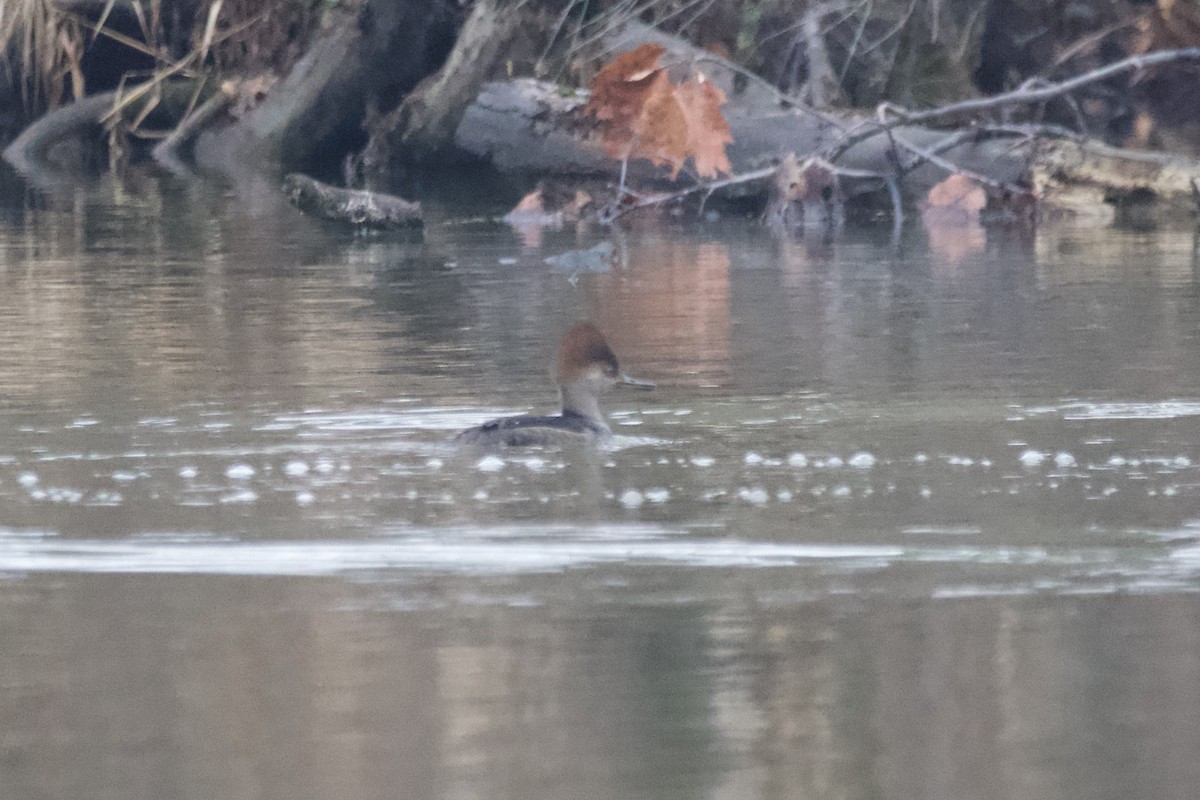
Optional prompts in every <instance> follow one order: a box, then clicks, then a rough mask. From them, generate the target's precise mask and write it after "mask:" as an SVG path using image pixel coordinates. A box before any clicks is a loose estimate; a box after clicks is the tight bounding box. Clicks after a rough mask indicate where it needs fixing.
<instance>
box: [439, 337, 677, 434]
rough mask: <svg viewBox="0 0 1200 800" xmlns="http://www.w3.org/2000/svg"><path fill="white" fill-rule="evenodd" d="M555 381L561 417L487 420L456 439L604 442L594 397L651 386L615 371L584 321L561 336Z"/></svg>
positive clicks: (609, 352)
mask: <svg viewBox="0 0 1200 800" xmlns="http://www.w3.org/2000/svg"><path fill="white" fill-rule="evenodd" d="M556 377H557V380H558V392H559V395H560V397H561V398H562V413H561V414H558V415H557V416H544V417H539V416H530V415H521V416H519V417H506V418H504V419H496V420H492V421H491V422H485V423H484V424H483V425H480V426H479V427H477V428H470V429H468V430H465V431H463V432H462V433H460V434H459V435H458V438H457V441H458V442H461V443H463V444H472V445H481V446H484V447H498V446H506V447H525V446H529V445H544V444H554V443H564V442H570V441H598V440H604V439H608V438H611V437H612V429H611V428H609V427H608V423H607V422H605V421H604V415H602V414H601V413H600V395H601V394H603V393H604V392H606V391H608V390H609V389H610V388H612V387H613V386H618V385H625V386H632V387H633V388H635V389H642V390H647V391H648V390H650V389H653V388H654V384H653V383H648V382H646V381H639V380H635V379H634V378H631V377H629V376H628V375H625V374H624V373H622V372H621V368H620V366H619V365H618V364H617V357H616V356H615V355H613V351H612V350H611V349H609V346H608V342H606V341H604V337H603V336H602V335H601V334H600V331H598V330H597V329H596V326H595V325H592V324H591V323H590V322H581V323H579V324H578V325H576V326H575V327H573V328H571V330H569V331H567V333H566V335H565V336H563V339H562V344H560V345H559V347H558V370H557V375H556Z"/></svg>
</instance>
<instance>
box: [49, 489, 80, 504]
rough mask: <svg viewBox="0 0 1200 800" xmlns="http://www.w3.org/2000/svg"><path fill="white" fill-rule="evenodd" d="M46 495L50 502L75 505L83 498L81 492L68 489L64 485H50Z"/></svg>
mask: <svg viewBox="0 0 1200 800" xmlns="http://www.w3.org/2000/svg"><path fill="white" fill-rule="evenodd" d="M46 496H47V498H49V500H50V502H51V503H66V504H67V505H75V504H76V503H78V502H79V501H80V500H82V499H83V492H81V491H79V490H78V489H70V488H67V487H64V486H56V487H51V488H50V489H47V490H46Z"/></svg>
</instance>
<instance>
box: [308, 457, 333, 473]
mask: <svg viewBox="0 0 1200 800" xmlns="http://www.w3.org/2000/svg"><path fill="white" fill-rule="evenodd" d="M336 468H337V467H336V466H335V465H334V463H333V459H329V458H318V459H317V463H316V464H314V465H313V469H315V470H316V471H317V472H319V473H321V474H322V475H328V474H329V473H331V472H333V471H334V470H335V469H336Z"/></svg>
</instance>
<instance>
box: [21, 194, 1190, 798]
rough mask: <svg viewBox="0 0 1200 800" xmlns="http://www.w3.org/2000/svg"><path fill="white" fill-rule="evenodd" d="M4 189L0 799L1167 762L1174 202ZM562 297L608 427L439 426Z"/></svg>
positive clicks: (1052, 785)
mask: <svg viewBox="0 0 1200 800" xmlns="http://www.w3.org/2000/svg"><path fill="white" fill-rule="evenodd" d="M5 180H6V181H8V182H10V183H11V181H12V179H11V178H6V179H5ZM6 185H7V184H6ZM12 186H13V189H12V191H10V192H8V196H9V198H10V199H9V200H8V201H6V205H5V206H4V207H3V208H2V209H0V641H3V642H4V643H5V646H4V648H3V650H2V651H0V685H3V687H4V690H3V694H2V695H0V698H2V699H0V718H2V723H0V796H4V797H13V798H26V797H28V798H35V797H55V798H106V797H112V798H122V800H125V799H127V798H148V799H149V798H156V799H157V798H172V797H179V798H211V797H247V798H249V797H275V796H279V797H289V798H307V797H313V798H324V797H331V796H341V797H389V798H390V797H397V796H399V797H414V798H418V797H419V798H427V797H428V798H433V797H436V798H476V797H478V798H497V797H512V798H539V797H546V798H551V797H553V798H561V797H622V798H624V797H647V798H650V797H654V798H664V797H679V798H685V797H686V798H691V797H714V798H745V797H765V798H775V797H779V798H785V797H787V798H790V797H798V796H803V797H837V798H849V797H923V798H940V797H944V798H962V797H1022V798H1042V797H1045V798H1063V797H1068V798H1069V797H1079V798H1106V797H1112V798H1136V797H1146V798H1172V797H1179V798H1185V797H1191V796H1192V793H1193V791H1194V788H1193V787H1194V786H1195V785H1196V782H1197V779H1200V767H1198V766H1197V763H1196V760H1195V758H1194V754H1195V752H1197V750H1200V689H1198V687H1200V624H1198V621H1197V620H1198V619H1200V616H1198V614H1197V612H1198V611H1200V600H1198V595H1197V594H1196V590H1197V588H1200V507H1198V504H1197V498H1198V496H1200V466H1197V465H1198V464H1200V437H1197V435H1196V433H1195V431H1196V430H1197V427H1196V423H1197V417H1200V346H1198V345H1200V342H1198V335H1200V308H1198V303H1197V297H1198V295H1197V278H1196V263H1197V256H1196V252H1197V251H1196V246H1195V240H1194V234H1193V233H1192V232H1190V231H1148V232H1134V231H1117V230H1103V231H1097V230H1095V229H1073V228H1070V227H1064V226H1057V227H1051V228H1045V229H1042V230H1040V231H1038V232H1036V233H1030V232H1004V231H1001V232H990V233H988V234H987V235H984V234H983V233H982V232H977V233H971V234H968V235H965V236H963V235H960V236H947V235H946V234H944V233H942V234H939V233H937V232H934V233H933V234H930V235H926V234H924V233H923V232H921V231H910V232H909V235H907V236H906V237H905V239H904V241H903V242H902V243H901V244H900V245H899V246H894V245H892V244H891V243H890V242H889V240H888V233H889V231H888V230H887V228H886V226H884V227H883V228H881V229H879V230H873V229H866V230H861V229H860V230H847V231H844V232H842V233H840V234H838V235H836V236H833V237H824V236H821V235H819V233H814V232H810V233H809V234H808V235H806V236H805V237H802V238H798V239H780V238H779V237H775V236H773V235H772V234H771V233H769V232H768V231H766V230H764V229H761V228H760V227H758V226H756V225H753V224H746V223H745V222H744V221H741V220H717V221H715V222H704V223H701V222H698V221H694V220H691V219H687V218H667V219H665V220H664V221H662V222H661V223H658V224H654V225H644V226H635V227H634V228H632V229H630V230H626V231H623V232H620V233H614V232H612V231H609V230H605V229H602V228H596V227H589V226H580V227H578V228H576V227H570V228H566V229H561V230H513V229H511V228H509V227H508V226H505V225H503V224H500V223H496V222H494V221H491V219H490V218H489V214H491V213H494V212H496V211H499V210H502V209H503V207H504V204H505V203H507V202H509V201H510V200H511V199H513V198H508V197H505V196H503V194H501V195H499V196H497V197H495V198H493V200H494V207H492V205H490V204H489V203H487V202H481V201H480V200H479V198H478V197H476V198H475V200H474V201H473V204H472V205H467V204H465V203H464V202H463V201H462V200H461V199H456V198H449V199H446V198H436V197H435V198H431V199H428V200H427V214H428V221H429V225H428V229H427V232H426V235H425V236H424V238H423V239H421V240H416V239H412V238H404V237H397V236H360V235H353V234H348V233H343V232H341V231H338V230H336V229H332V228H328V227H325V226H322V225H321V224H318V223H315V222H313V221H311V220H307V219H305V218H303V217H301V216H299V215H298V214H297V213H296V212H295V211H293V210H292V209H290V208H289V207H288V206H287V205H286V204H285V203H284V202H283V201H282V200H281V198H280V197H279V196H278V195H277V194H276V193H275V192H274V191H273V189H272V187H270V186H257V187H233V188H230V187H222V186H215V185H213V184H211V183H203V182H187V181H180V180H178V179H174V178H169V177H164V176H159V175H156V174H154V173H150V172H147V173H137V174H135V175H134V176H133V177H131V178H128V179H126V180H124V181H115V180H105V181H100V182H97V183H94V184H91V185H88V186H85V187H81V188H77V189H71V190H61V191H59V192H57V193H52V194H48V195H47V194H33V193H30V192H28V191H27V190H25V189H23V188H22V187H20V186H18V185H17V184H15V183H13V184H12ZM603 241H610V242H611V243H612V245H613V252H614V259H613V263H611V264H599V263H598V264H588V265H587V266H585V267H581V268H575V267H570V266H568V267H567V268H564V267H563V266H562V262H561V261H558V262H553V263H547V261H546V259H547V258H551V259H553V257H555V256H558V255H561V254H562V253H564V252H568V251H572V250H582V249H586V248H590V247H593V246H594V245H596V244H598V243H600V242H603ZM576 266H578V265H576ZM581 319H591V320H593V321H595V322H596V323H597V324H598V325H600V327H601V328H602V329H603V330H605V331H606V332H607V333H608V335H609V339H610V341H611V343H612V345H613V348H614V349H615V350H616V352H617V353H618V355H619V356H620V357H621V360H622V366H623V368H625V369H626V370H627V371H629V372H631V373H633V374H635V375H638V376H640V377H644V378H647V379H651V380H654V381H656V382H657V383H658V386H659V388H658V390H657V391H656V392H654V393H653V394H643V393H630V394H619V393H614V394H613V395H612V396H611V397H610V398H608V402H607V408H608V410H609V411H610V416H611V419H612V422H613V427H614V430H615V431H616V432H617V434H618V437H617V441H616V443H615V446H614V447H612V448H610V449H606V450H602V451H588V450H582V451H573V450H572V451H562V450H532V451H526V452H512V453H503V454H500V455H499V456H495V455H489V454H486V453H480V452H469V451H468V452H464V451H460V450H458V449H456V448H455V447H454V446H453V444H452V442H451V440H452V439H453V436H454V434H455V433H456V432H457V431H458V430H460V429H462V428H465V427H467V426H470V425H474V424H478V423H479V422H482V421H484V420H485V419H488V418H491V417H493V416H496V415H499V414H506V413H520V412H524V411H527V410H535V411H544V410H547V409H551V408H552V407H553V406H554V403H555V399H556V398H555V395H554V390H553V385H552V383H551V376H550V371H549V364H550V362H551V360H552V358H553V351H554V348H555V345H556V342H557V339H558V337H559V336H560V335H561V334H562V332H563V331H565V330H566V329H567V328H568V327H569V326H570V325H571V324H572V323H574V322H576V321H578V320H581Z"/></svg>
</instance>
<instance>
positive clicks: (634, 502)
mask: <svg viewBox="0 0 1200 800" xmlns="http://www.w3.org/2000/svg"><path fill="white" fill-rule="evenodd" d="M620 502H621V505H623V506H625V507H626V508H637V507H638V506H640V505H641V504H642V503H644V502H646V498H645V496H643V495H642V493H641V492H639V491H638V490H637V489H626V490H625V491H623V492H621V497H620Z"/></svg>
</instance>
